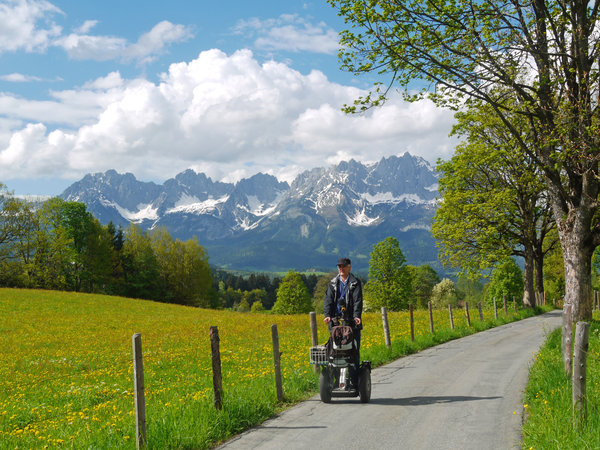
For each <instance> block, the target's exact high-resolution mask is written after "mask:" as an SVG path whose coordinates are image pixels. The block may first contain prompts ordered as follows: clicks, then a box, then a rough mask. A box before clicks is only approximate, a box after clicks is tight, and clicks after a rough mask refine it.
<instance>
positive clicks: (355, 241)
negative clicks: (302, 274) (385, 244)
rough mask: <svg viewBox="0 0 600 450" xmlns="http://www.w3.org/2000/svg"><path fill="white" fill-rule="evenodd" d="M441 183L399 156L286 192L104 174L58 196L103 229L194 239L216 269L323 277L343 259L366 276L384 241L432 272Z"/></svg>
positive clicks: (331, 171) (328, 174) (316, 176)
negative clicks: (313, 272)
mask: <svg viewBox="0 0 600 450" xmlns="http://www.w3.org/2000/svg"><path fill="white" fill-rule="evenodd" d="M437 180H438V175H437V174H436V172H435V170H434V169H433V168H432V167H431V166H430V165H429V164H428V163H427V162H426V161H425V160H423V159H422V158H418V157H414V156H411V155H410V154H408V153H405V154H404V155H403V156H391V157H389V158H383V159H382V160H380V161H379V162H377V163H374V164H361V163H360V162H357V161H354V160H351V161H348V162H342V163H340V164H338V165H337V166H332V167H328V168H316V169H312V170H308V171H306V172H303V173H301V174H300V175H298V176H297V177H296V179H295V180H294V181H293V182H292V184H291V186H290V185H288V184H287V183H286V182H280V181H278V180H277V179H276V178H275V177H273V176H271V175H265V174H262V173H259V174H256V175H254V176H252V177H251V178H247V179H243V180H241V181H239V182H237V183H235V184H233V183H222V182H214V181H212V180H211V179H210V178H208V177H206V175H204V174H202V173H196V172H194V171H193V170H186V171H185V172H182V173H180V174H178V175H177V176H176V177H175V178H172V179H169V180H167V181H166V182H165V183H163V184H162V185H157V184H155V183H152V182H142V181H138V180H137V179H136V178H135V176H134V175H132V174H130V173H127V174H119V173H117V172H116V171H115V170H109V171H107V172H105V173H96V174H88V175H86V176H85V177H84V178H83V179H82V180H80V181H78V182H76V183H74V184H73V185H71V186H70V187H69V188H68V189H66V190H65V192H63V194H62V195H61V197H62V198H64V199H65V200H69V201H80V202H83V203H85V204H86V205H87V207H88V210H89V211H90V212H91V213H92V214H93V215H94V216H95V217H96V218H98V219H99V220H100V222H101V223H103V224H106V223H108V222H109V221H112V222H113V223H115V224H117V225H122V226H124V227H126V226H128V225H129V223H130V222H133V223H136V224H138V225H140V226H141V227H142V228H144V229H151V228H153V227H160V226H165V227H166V228H167V230H168V231H169V232H170V233H171V235H172V236H173V237H176V238H179V239H189V238H191V237H192V236H197V238H198V240H199V242H200V243H201V244H202V245H203V246H204V247H205V248H206V249H207V251H208V254H209V258H210V262H211V264H213V265H216V266H220V267H226V268H232V269H240V270H241V269H246V270H255V271H266V270H289V269H297V270H304V269H309V268H322V269H327V270H328V269H330V268H331V267H334V268H335V261H336V260H337V257H338V255H349V256H350V257H351V258H353V261H354V263H353V266H354V267H353V269H366V268H367V267H368V259H369V254H370V252H371V250H372V248H373V245H374V244H376V243H377V242H379V241H381V240H383V239H385V238H386V237H388V236H394V237H396V239H398V241H399V242H400V246H401V248H402V251H403V252H404V254H405V256H406V258H407V261H408V263H409V264H423V263H429V264H432V265H437V264H436V251H435V246H434V241H433V238H432V237H431V234H430V232H429V229H430V223H431V218H432V216H433V213H434V212H435V208H436V196H437Z"/></svg>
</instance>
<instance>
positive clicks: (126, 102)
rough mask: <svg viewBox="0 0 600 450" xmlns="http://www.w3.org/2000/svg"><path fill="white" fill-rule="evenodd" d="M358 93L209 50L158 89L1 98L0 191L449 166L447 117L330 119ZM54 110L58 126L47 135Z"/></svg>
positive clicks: (95, 85) (391, 109) (102, 87)
mask: <svg viewBox="0 0 600 450" xmlns="http://www.w3.org/2000/svg"><path fill="white" fill-rule="evenodd" d="M361 94H364V92H362V91H360V90H359V89H357V88H356V87H352V86H344V85H341V84H338V83H334V82H331V81H330V80H328V79H327V77H326V76H325V75H324V74H323V73H321V72H319V71H312V72H311V73H308V74H302V73H300V72H298V71H295V70H293V69H291V68H290V67H288V66H287V65H285V64H282V63H278V62H275V61H269V62H265V63H260V62H259V61H257V60H256V58H255V57H254V55H253V54H252V52H251V51H249V50H239V51H236V52H235V53H233V54H231V55H227V54H225V53H223V52H222V51H220V50H209V51H204V52H202V53H200V54H199V55H198V57H197V58H196V59H194V60H192V61H189V62H181V63H177V64H172V65H171V66H170V68H169V70H168V72H166V73H164V74H162V76H161V77H160V81H159V82H151V81H148V80H146V79H142V78H140V79H131V80H127V79H123V78H122V77H121V75H120V74H119V73H118V72H113V73H110V74H108V75H106V76H105V77H102V78H99V79H97V80H91V81H90V82H88V83H86V84H85V85H84V86H82V87H80V88H78V89H74V90H69V91H60V92H53V93H52V95H53V100H52V101H49V102H46V103H44V102H32V101H30V100H23V99H19V98H18V97H10V96H5V97H0V116H4V117H5V119H2V120H0V130H2V133H0V180H3V181H4V180H7V179H10V178H11V177H14V176H15V173H18V174H19V176H20V177H41V176H46V177H50V176H52V177H63V178H67V179H77V178H80V177H82V176H83V175H84V174H85V173H88V172H98V171H104V170H107V169H110V168H115V169H117V170H119V171H130V172H133V173H135V174H136V176H138V177H139V178H140V179H145V180H147V179H154V180H164V179H166V178H168V177H171V176H174V175H175V174H177V173H178V172H181V171H182V170H184V169H186V168H188V167H192V168H194V169H196V170H198V171H202V172H205V173H207V174H208V175H210V176H212V177H213V178H215V179H227V180H229V181H235V180H237V179H239V178H241V177H244V176H249V175H252V174H254V173H256V172H259V171H262V172H267V173H272V174H274V175H277V176H279V177H280V178H282V179H287V180H291V179H292V177H293V176H295V175H296V174H297V173H298V172H299V171H301V170H305V169H310V168H313V167H321V166H325V165H328V164H331V163H336V162H339V161H340V160H342V159H349V158H355V159H357V160H360V161H375V160H378V159H380V158H381V157H383V156H389V155H391V154H401V153H404V152H405V151H410V152H411V153H412V154H414V155H419V156H422V157H424V158H425V159H427V160H429V161H432V162H433V161H435V159H436V158H437V157H448V156H450V155H451V153H452V145H451V142H450V141H449V139H448V138H447V134H448V132H449V131H450V127H451V124H452V114H451V113H450V112H448V111H443V110H440V109H438V108H436V107H435V106H434V105H433V104H431V103H430V102H427V101H424V102H418V103H405V102H403V101H402V100H401V98H400V96H399V95H398V97H393V98H392V99H391V100H390V101H389V102H388V103H387V104H386V105H385V106H383V107H381V108H377V109H373V110H371V111H369V112H367V113H365V114H362V115H355V116H349V115H346V114H344V113H342V112H341V110H340V108H341V106H342V105H343V104H344V103H350V102H352V101H353V100H354V99H355V98H357V97H358V96H359V95H361ZM11 111H12V113H11ZM15 111H20V112H19V113H16V112H15ZM57 111H59V114H60V116H62V117H68V118H69V120H68V121H67V120H65V122H64V123H62V124H57V123H56V120H55V119H53V118H54V117H56V115H57ZM8 129H10V132H7V130H8Z"/></svg>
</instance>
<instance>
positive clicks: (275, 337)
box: [271, 325, 283, 402]
mask: <svg viewBox="0 0 600 450" xmlns="http://www.w3.org/2000/svg"><path fill="white" fill-rule="evenodd" d="M271 336H272V337H273V363H274V365H275V387H276V388H277V401H280V402H282V401H283V384H282V382H281V353H280V352H279V333H278V332H277V325H271Z"/></svg>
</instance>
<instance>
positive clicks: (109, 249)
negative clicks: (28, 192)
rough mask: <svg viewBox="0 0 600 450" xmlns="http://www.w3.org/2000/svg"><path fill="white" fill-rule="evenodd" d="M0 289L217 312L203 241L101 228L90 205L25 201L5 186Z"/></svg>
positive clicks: (0, 196)
mask: <svg viewBox="0 0 600 450" xmlns="http://www.w3.org/2000/svg"><path fill="white" fill-rule="evenodd" d="M0 208H1V209H0V285H1V286H16V287H29V288H44V289H60V290H73V291H82V292H103V293H111V294H117V295H123V296H129V297H136V298H147V299H154V300H160V301H167V302H178V303H184V304H188V305H202V306H214V305H215V303H216V302H215V297H216V296H215V294H214V293H213V292H212V290H211V286H212V278H211V274H210V269H209V266H208V257H207V255H206V253H205V251H204V249H203V248H202V247H201V246H200V245H199V244H198V241H197V240H196V239H191V240H188V241H186V242H182V241H179V240H177V241H174V240H173V239H172V238H171V237H170V236H169V235H168V233H167V232H166V231H165V230H158V231H155V232H153V233H151V234H148V233H145V232H143V231H142V230H141V229H140V228H139V227H137V226H135V225H131V226H130V227H129V228H128V230H127V232H126V233H124V232H123V230H122V229H120V228H119V229H118V230H117V229H116V228H115V227H114V225H113V224H112V223H110V224H108V225H107V226H102V225H101V224H100V222H99V221H98V220H97V219H96V218H94V217H93V216H92V214H90V213H89V212H88V211H87V209H86V206H85V205H84V204H83V203H77V202H66V201H64V200H62V199H60V198H52V199H50V200H48V201H46V202H44V203H42V204H40V205H34V204H33V203H30V202H28V201H25V200H20V199H17V198H15V197H14V196H12V194H10V193H8V192H7V191H6V190H5V188H4V187H3V185H2V184H0Z"/></svg>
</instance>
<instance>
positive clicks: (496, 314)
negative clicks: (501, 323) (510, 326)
mask: <svg viewBox="0 0 600 450" xmlns="http://www.w3.org/2000/svg"><path fill="white" fill-rule="evenodd" d="M494 319H496V320H498V304H497V303H496V297H494Z"/></svg>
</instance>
